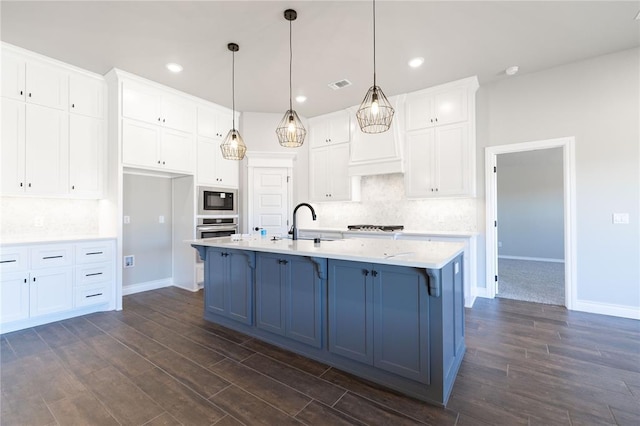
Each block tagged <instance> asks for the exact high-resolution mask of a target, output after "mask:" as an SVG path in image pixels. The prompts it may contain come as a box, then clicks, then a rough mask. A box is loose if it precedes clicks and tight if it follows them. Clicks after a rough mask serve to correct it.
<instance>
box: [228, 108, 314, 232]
mask: <svg viewBox="0 0 640 426" xmlns="http://www.w3.org/2000/svg"><path fill="white" fill-rule="evenodd" d="M283 115H284V110H283V111H282V114H280V113H277V114H276V113H261V112H243V113H242V116H241V119H240V134H241V135H242V137H243V139H244V142H245V144H246V145H247V152H248V153H251V152H275V153H278V152H281V153H287V154H291V153H295V154H296V159H295V161H294V165H293V205H294V206H295V205H296V204H297V203H300V202H305V201H308V198H309V133H308V131H309V125H308V123H307V121H306V120H305V119H304V118H302V117H301V119H302V121H303V124H304V126H305V127H306V129H307V137H306V138H305V141H304V144H303V145H302V146H301V147H299V148H284V147H282V146H280V144H279V143H278V138H277V137H276V127H277V125H278V123H279V122H280V120H281V119H282V116H283ZM249 155H250V154H249ZM246 197H247V159H246V157H245V159H244V160H243V161H242V164H241V165H240V199H241V200H242V203H241V205H240V211H241V212H242V211H244V209H245V208H246V207H245V206H246V205H247V198H246ZM240 217H241V218H242V215H241V216H240ZM240 229H241V230H242V232H248V231H247V230H246V229H244V224H243V223H241V224H240Z"/></svg>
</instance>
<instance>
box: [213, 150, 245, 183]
mask: <svg viewBox="0 0 640 426" xmlns="http://www.w3.org/2000/svg"><path fill="white" fill-rule="evenodd" d="M217 148H218V149H216V150H215V151H214V153H215V156H216V175H217V179H218V181H217V182H216V185H218V186H222V187H225V188H238V186H239V184H240V162H239V161H237V160H227V159H226V158H224V157H223V156H222V151H221V150H220V145H218V147H217Z"/></svg>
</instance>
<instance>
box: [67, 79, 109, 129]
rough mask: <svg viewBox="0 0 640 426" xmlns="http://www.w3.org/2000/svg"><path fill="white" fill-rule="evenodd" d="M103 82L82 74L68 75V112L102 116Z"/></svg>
mask: <svg viewBox="0 0 640 426" xmlns="http://www.w3.org/2000/svg"><path fill="white" fill-rule="evenodd" d="M104 91H105V88H104V83H103V82H102V81H100V80H98V79H96V78H92V77H89V76H86V75H82V74H76V73H71V74H70V75H69V112H72V113H75V114H82V115H88V116H90V117H95V118H102V115H103V112H102V109H103V104H104Z"/></svg>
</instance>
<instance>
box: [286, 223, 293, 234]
mask: <svg viewBox="0 0 640 426" xmlns="http://www.w3.org/2000/svg"><path fill="white" fill-rule="evenodd" d="M287 234H289V235H293V225H291V228H289V232H287Z"/></svg>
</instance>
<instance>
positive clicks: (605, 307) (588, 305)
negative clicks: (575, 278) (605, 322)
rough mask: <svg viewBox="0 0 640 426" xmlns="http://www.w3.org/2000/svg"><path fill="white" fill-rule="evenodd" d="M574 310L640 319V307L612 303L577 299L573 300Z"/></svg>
mask: <svg viewBox="0 0 640 426" xmlns="http://www.w3.org/2000/svg"><path fill="white" fill-rule="evenodd" d="M572 310H573V311H581V312H589V313H592V314H600V315H611V316H613V317H621V318H629V319H636V320H640V308H634V307H631V306H624V305H615V304H611V303H599V302H592V301H588V300H576V301H575V302H573V308H572Z"/></svg>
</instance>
